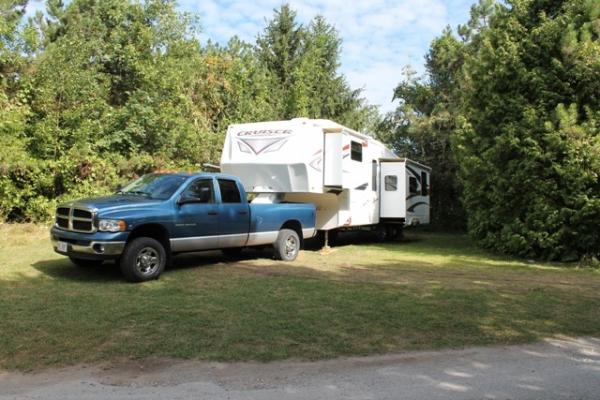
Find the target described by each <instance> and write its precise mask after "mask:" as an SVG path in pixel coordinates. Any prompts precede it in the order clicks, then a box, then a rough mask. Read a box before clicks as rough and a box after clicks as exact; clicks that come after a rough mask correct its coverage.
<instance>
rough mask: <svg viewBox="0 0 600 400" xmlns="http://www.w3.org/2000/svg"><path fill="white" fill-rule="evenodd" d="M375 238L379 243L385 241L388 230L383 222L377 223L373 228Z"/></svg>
mask: <svg viewBox="0 0 600 400" xmlns="http://www.w3.org/2000/svg"><path fill="white" fill-rule="evenodd" d="M375 238H376V239H377V241H378V242H379V243H382V242H385V241H386V240H387V238H388V231H387V229H386V227H385V225H383V224H379V225H377V227H376V228H375Z"/></svg>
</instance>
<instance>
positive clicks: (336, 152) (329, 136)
mask: <svg viewBox="0 0 600 400" xmlns="http://www.w3.org/2000/svg"><path fill="white" fill-rule="evenodd" d="M342 138H343V136H342V133H341V132H338V131H334V132H329V131H325V154H324V161H323V166H324V177H323V184H324V185H325V186H333V187H341V186H342V169H343V168H342V146H343V144H342Z"/></svg>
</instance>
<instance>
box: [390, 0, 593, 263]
mask: <svg viewBox="0 0 600 400" xmlns="http://www.w3.org/2000/svg"><path fill="white" fill-rule="evenodd" d="M458 33H459V35H460V36H459V37H456V36H455V35H454V34H453V33H452V32H451V31H450V30H446V31H445V32H444V33H443V34H442V36H440V37H439V38H437V39H435V40H434V41H433V43H432V45H431V49H430V53H429V55H428V57H427V79H426V80H422V79H411V78H410V77H409V79H407V80H405V81H404V82H403V83H401V84H400V85H399V86H398V87H397V88H396V97H397V98H399V99H401V104H400V106H399V107H398V109H397V110H396V112H395V114H394V115H392V116H391V117H389V118H388V121H387V122H388V123H390V121H391V123H393V124H394V125H393V127H394V130H393V134H392V135H391V137H389V138H388V140H389V141H390V142H392V143H395V144H396V146H397V147H398V146H399V147H402V146H404V148H408V152H411V151H412V152H413V154H417V155H419V156H421V157H423V158H424V159H429V160H431V161H429V162H430V163H432V164H433V165H434V166H436V167H437V168H436V173H437V174H439V178H441V182H440V183H441V184H442V186H441V187H435V183H434V195H433V196H434V200H433V202H434V205H435V206H434V212H436V213H437V212H438V210H436V208H437V207H439V206H440V205H441V204H444V203H446V204H456V198H457V196H456V189H457V188H458V187H459V186H458V185H456V183H457V179H458V182H459V183H460V187H461V188H462V194H461V197H462V204H463V207H464V210H465V213H466V215H467V217H468V228H469V232H470V233H471V234H472V235H473V236H474V237H475V238H476V239H477V240H478V242H479V243H480V244H481V245H483V246H485V247H487V248H490V249H494V250H497V251H501V252H507V253H512V254H518V255H520V256H526V257H542V258H547V259H560V260H574V259H579V258H582V257H584V258H590V257H591V258H594V257H595V258H597V257H598V255H599V254H600V231H599V230H598V226H600V183H599V181H598V176H599V175H600V134H599V130H600V43H599V41H598V38H599V37H600V4H599V3H598V2H597V1H596V2H595V1H589V0H567V1H553V2H546V1H525V0H514V1H510V2H508V3H495V2H494V1H492V0H480V2H479V3H478V4H476V5H474V6H473V7H472V10H471V19H470V20H469V22H468V23H467V24H465V25H463V26H459V28H458ZM434 176H435V175H434ZM444 182H445V183H446V184H447V185H446V186H444ZM450 183H451V184H450ZM436 196H437V199H436V198H435V197H436ZM434 215H435V214H434Z"/></svg>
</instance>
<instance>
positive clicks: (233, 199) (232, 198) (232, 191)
mask: <svg viewBox="0 0 600 400" xmlns="http://www.w3.org/2000/svg"><path fill="white" fill-rule="evenodd" d="M219 189H221V201H222V202H223V203H241V202H242V197H241V196H240V190H239V189H238V187H237V183H235V181H232V180H229V179H219Z"/></svg>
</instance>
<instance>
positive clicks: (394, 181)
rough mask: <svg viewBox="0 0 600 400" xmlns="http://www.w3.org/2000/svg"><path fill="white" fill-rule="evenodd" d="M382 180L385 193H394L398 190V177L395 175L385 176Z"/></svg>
mask: <svg viewBox="0 0 600 400" xmlns="http://www.w3.org/2000/svg"><path fill="white" fill-rule="evenodd" d="M383 180H384V184H385V191H386V192H395V191H396V190H398V177H397V176H396V175H386V176H385V178H383Z"/></svg>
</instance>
